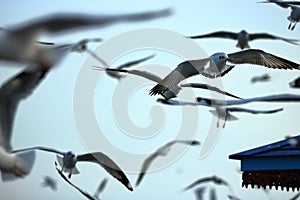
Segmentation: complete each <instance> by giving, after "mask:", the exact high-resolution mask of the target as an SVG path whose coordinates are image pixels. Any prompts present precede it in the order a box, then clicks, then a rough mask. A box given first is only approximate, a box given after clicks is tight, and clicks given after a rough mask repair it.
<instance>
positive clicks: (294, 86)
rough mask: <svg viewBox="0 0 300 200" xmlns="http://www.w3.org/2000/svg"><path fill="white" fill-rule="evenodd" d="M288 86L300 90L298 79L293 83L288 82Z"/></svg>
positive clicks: (299, 79) (299, 80) (299, 78)
mask: <svg viewBox="0 0 300 200" xmlns="http://www.w3.org/2000/svg"><path fill="white" fill-rule="evenodd" d="M289 86H290V87H291V88H300V77H298V78H296V79H294V80H293V81H291V82H289Z"/></svg>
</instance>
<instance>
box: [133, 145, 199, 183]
mask: <svg viewBox="0 0 300 200" xmlns="http://www.w3.org/2000/svg"><path fill="white" fill-rule="evenodd" d="M175 144H185V145H191V146H198V145H200V142H199V141H196V140H173V141H171V142H168V143H167V144H165V145H163V146H162V147H160V148H158V149H157V150H156V151H155V152H153V153H151V154H150V155H149V156H148V157H147V158H146V159H145V160H144V162H143V165H142V167H141V170H140V173H139V176H138V178H137V181H136V183H135V185H136V186H138V185H139V184H140V183H141V181H142V179H143V177H144V176H145V174H146V173H147V170H148V169H149V167H150V165H151V163H152V162H153V161H154V160H155V159H156V158H157V157H159V156H166V155H167V154H168V153H169V151H170V150H171V146H173V145H175Z"/></svg>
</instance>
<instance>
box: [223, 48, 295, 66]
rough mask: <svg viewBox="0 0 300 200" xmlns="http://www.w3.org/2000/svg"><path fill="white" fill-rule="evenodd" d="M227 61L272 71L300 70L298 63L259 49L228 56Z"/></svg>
mask: <svg viewBox="0 0 300 200" xmlns="http://www.w3.org/2000/svg"><path fill="white" fill-rule="evenodd" d="M228 57H229V59H228V61H229V62H231V63H234V64H244V63H248V64H254V65H261V66H265V67H269V68H274V69H298V70H299V69H300V65H299V64H298V63H294V62H292V61H289V60H286V59H284V58H281V57H278V56H275V55H273V54H270V53H267V52H264V51H262V50H259V49H247V50H244V51H239V52H236V53H231V54H228Z"/></svg>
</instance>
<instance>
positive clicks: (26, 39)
mask: <svg viewBox="0 0 300 200" xmlns="http://www.w3.org/2000/svg"><path fill="white" fill-rule="evenodd" d="M171 13H172V12H171V10H170V9H164V10H158V11H150V12H141V13H134V14H120V15H89V14H74V13H73V14H71V13H57V14H52V15H47V16H41V17H38V18H35V19H32V20H29V21H25V22H22V23H20V24H17V25H14V26H9V27H5V28H2V29H0V59H1V60H8V61H15V62H21V63H38V64H39V65H42V66H46V67H47V66H48V65H49V63H48V60H43V59H41V58H40V57H39V50H40V48H41V45H40V44H38V43H36V42H35V41H36V40H37V39H38V37H39V36H40V35H41V34H43V33H48V34H58V33H66V32H67V31H75V30H79V29H83V30H84V29H87V28H92V27H95V28H96V27H99V28H103V27H107V26H110V25H113V24H117V23H121V22H142V21H146V20H151V19H156V18H160V17H166V16H169V15H171Z"/></svg>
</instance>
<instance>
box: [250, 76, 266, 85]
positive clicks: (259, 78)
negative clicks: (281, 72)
mask: <svg viewBox="0 0 300 200" xmlns="http://www.w3.org/2000/svg"><path fill="white" fill-rule="evenodd" d="M270 79H271V76H270V75H269V74H263V75H261V76H254V77H252V78H251V80H250V81H251V83H252V84H254V83H257V82H267V81H270Z"/></svg>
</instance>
